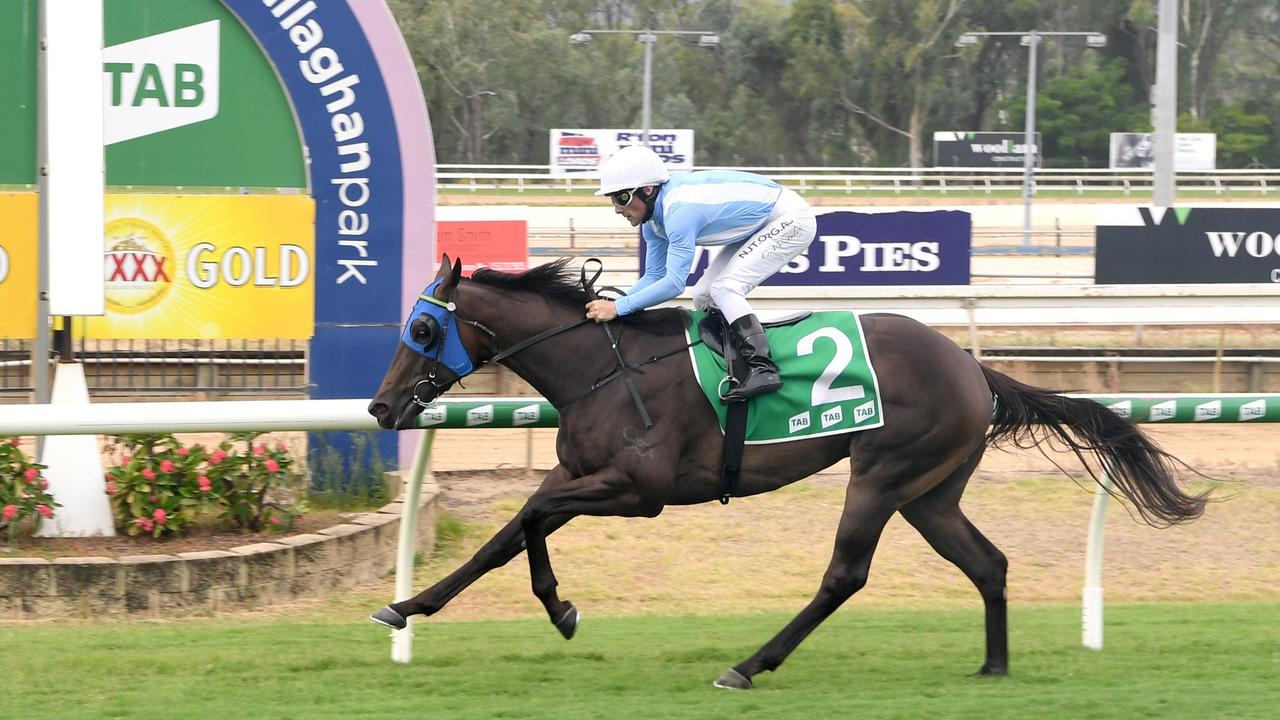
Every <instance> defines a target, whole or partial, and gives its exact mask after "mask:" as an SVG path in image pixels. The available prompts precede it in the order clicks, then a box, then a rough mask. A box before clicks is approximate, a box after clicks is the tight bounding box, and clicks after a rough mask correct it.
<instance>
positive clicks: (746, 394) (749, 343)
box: [725, 315, 782, 402]
mask: <svg viewBox="0 0 1280 720" xmlns="http://www.w3.org/2000/svg"><path fill="white" fill-rule="evenodd" d="M729 327H730V329H732V330H733V332H734V335H735V336H736V337H737V339H738V349H739V351H741V353H742V359H743V360H744V361H746V363H747V372H748V375H747V379H746V380H743V381H742V384H741V385H739V386H738V387H736V388H734V389H733V391H732V392H730V393H729V394H728V395H726V396H725V399H726V400H729V401H733V402H736V401H739V400H746V399H748V398H753V397H755V396H756V395H763V394H764V393H771V392H775V391H776V390H778V389H779V388H781V387H782V378H781V377H779V375H778V366H777V365H776V364H774V362H773V358H772V357H770V356H769V341H768V340H767V339H766V338H765V335H764V328H762V327H760V321H759V320H757V319H756V316H755V315H743V316H742V317H740V318H738V319H737V320H734V321H733V322H732V323H731V324H730V325H729Z"/></svg>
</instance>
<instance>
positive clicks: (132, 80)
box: [0, 0, 307, 189]
mask: <svg viewBox="0 0 1280 720" xmlns="http://www.w3.org/2000/svg"><path fill="white" fill-rule="evenodd" d="M39 9H40V3H39V0H3V2H0V67H3V68H4V70H5V71H4V72H3V73H0V134H2V135H3V137H4V139H5V148H4V151H3V152H0V185H10V186H12V185H33V184H35V182H36V133H37V123H38V120H39V114H38V107H37V106H36V99H37V86H38V81H39V73H38V66H37V61H38V53H37V48H36V38H37V37H38V31H39ZM103 10H104V28H103V45H104V48H103V74H104V78H105V79H106V80H107V85H106V87H107V90H106V93H107V96H106V98H105V111H106V119H105V137H104V142H105V143H106V146H107V147H106V167H107V185H110V186H115V187H124V186H133V187H139V186H142V187H164V188H173V187H185V188H226V187H231V188H297V189H305V188H306V187H307V168H306V162H305V160H304V157H303V152H302V142H301V140H300V138H299V134H298V128H297V124H296V123H295V122H294V117H293V110H292V108H291V107H290V105H289V101H288V98H287V97H286V95H285V92H284V89H283V88H282V87H281V85H280V81H279V78H278V77H277V76H276V73H275V70H274V68H272V66H271V64H270V63H269V62H268V61H267V59H266V57H265V56H264V55H263V53H262V51H261V49H260V48H259V47H258V44H257V41H255V40H254V39H253V37H252V36H251V35H250V34H249V33H248V31H246V30H245V29H244V26H242V25H241V24H240V21H239V20H238V19H236V17H235V16H234V15H232V14H231V12H230V11H228V10H227V9H226V8H225V7H223V5H222V3H220V2H218V0H105V4H104V6H103Z"/></svg>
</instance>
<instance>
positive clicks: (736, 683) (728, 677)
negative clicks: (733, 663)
mask: <svg viewBox="0 0 1280 720" xmlns="http://www.w3.org/2000/svg"><path fill="white" fill-rule="evenodd" d="M711 684H712V685H715V686H716V687H718V688H723V689H725V690H750V689H751V688H753V687H755V685H752V684H751V678H749V677H747V676H746V675H743V674H742V673H740V672H738V671H737V670H734V669H733V668H729V669H728V670H726V671H725V673H724V674H723V675H721V676H720V678H719V679H718V680H716V681H715V682H713V683H711Z"/></svg>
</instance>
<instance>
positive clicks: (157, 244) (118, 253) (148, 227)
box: [105, 217, 174, 315]
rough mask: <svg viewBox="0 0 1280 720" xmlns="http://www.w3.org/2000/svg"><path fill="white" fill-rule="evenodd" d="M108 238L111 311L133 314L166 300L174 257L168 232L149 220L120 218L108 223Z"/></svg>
mask: <svg viewBox="0 0 1280 720" xmlns="http://www.w3.org/2000/svg"><path fill="white" fill-rule="evenodd" d="M106 241H107V253H106V293H105V294H106V300H107V310H108V312H115V313H124V314H126V315H132V314H134V313H141V312H146V311H148V310H150V309H152V308H154V307H157V306H158V305H159V304H160V303H161V302H163V301H164V298H165V296H166V295H168V294H169V289H170V288H171V287H173V278H172V277H170V273H171V272H172V271H173V268H172V265H171V261H172V260H173V258H174V253H173V244H172V243H170V242H169V238H167V237H165V234H164V231H163V230H161V229H160V228H158V227H156V226H155V225H152V224H151V223H149V222H147V221H146V220H140V219H138V218H133V217H125V218H117V219H115V220H111V221H110V222H108V223H107V228H106ZM166 266H169V267H166Z"/></svg>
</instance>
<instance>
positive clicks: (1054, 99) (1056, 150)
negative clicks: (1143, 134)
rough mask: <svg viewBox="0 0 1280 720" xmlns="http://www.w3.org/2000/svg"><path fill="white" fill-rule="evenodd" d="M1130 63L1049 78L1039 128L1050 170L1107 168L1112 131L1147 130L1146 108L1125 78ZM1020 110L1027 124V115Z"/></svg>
mask: <svg viewBox="0 0 1280 720" xmlns="http://www.w3.org/2000/svg"><path fill="white" fill-rule="evenodd" d="M1126 71H1127V67H1126V63H1125V61H1124V60H1122V59H1120V58H1117V59H1115V60H1112V61H1111V62H1109V63H1107V64H1106V65H1103V66H1102V67H1100V68H1098V67H1093V66H1091V65H1088V64H1086V65H1081V66H1077V67H1075V68H1072V69H1071V70H1068V71H1067V73H1066V74H1065V75H1063V76H1062V77H1058V78H1054V79H1052V80H1049V81H1048V82H1047V83H1045V85H1044V90H1042V91H1041V92H1040V93H1038V94H1037V95H1036V113H1037V116H1036V117H1037V121H1036V129H1037V130H1038V131H1039V132H1040V134H1041V137H1042V138H1043V139H1044V146H1045V147H1044V162H1045V165H1046V166H1059V167H1080V166H1081V165H1084V166H1085V167H1088V166H1091V165H1092V166H1096V167H1106V165H1107V162H1108V153H1109V151H1110V141H1111V133H1113V132H1126V131H1129V130H1131V129H1133V128H1139V127H1146V106H1145V105H1144V104H1142V103H1141V102H1135V101H1134V98H1133V95H1132V93H1130V91H1129V88H1128V86H1127V85H1126V84H1125V83H1124V81H1123V77H1124V75H1125V72H1126ZM1011 112H1016V114H1017V115H1018V117H1019V120H1020V121H1021V120H1022V118H1023V116H1024V112H1025V111H1023V110H1021V109H1019V110H1017V111H1011Z"/></svg>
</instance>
